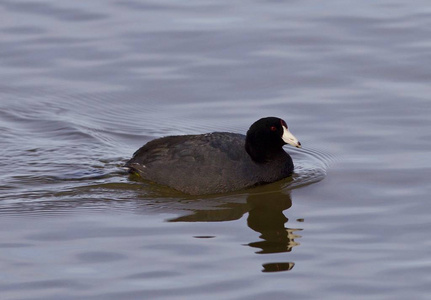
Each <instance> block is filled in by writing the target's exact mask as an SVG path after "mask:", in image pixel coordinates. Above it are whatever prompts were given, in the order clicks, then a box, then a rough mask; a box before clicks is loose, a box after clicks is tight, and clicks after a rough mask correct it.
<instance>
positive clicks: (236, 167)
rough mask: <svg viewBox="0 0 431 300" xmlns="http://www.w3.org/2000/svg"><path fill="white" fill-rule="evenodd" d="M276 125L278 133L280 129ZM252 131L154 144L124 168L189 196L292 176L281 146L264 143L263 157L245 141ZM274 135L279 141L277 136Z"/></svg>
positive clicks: (172, 138) (169, 139)
mask: <svg viewBox="0 0 431 300" xmlns="http://www.w3.org/2000/svg"><path fill="white" fill-rule="evenodd" d="M262 120H263V119H262ZM278 120H280V119H278ZM282 122H284V121H282ZM255 124H256V123H255ZM278 124H281V125H280V126H278V127H277V130H278V131H279V129H280V128H281V129H282V127H283V123H280V121H278ZM284 124H285V123H284ZM273 127H274V126H273ZM270 128H272V127H270ZM251 129H252V127H251V128H250V130H249V132H248V133H247V134H248V135H247V137H246V136H245V135H242V134H237V133H229V132H214V133H208V134H200V135H183V136H168V137H164V138H159V139H156V140H153V141H150V142H148V143H147V144H145V145H144V146H143V147H141V148H140V149H139V150H138V151H136V152H135V153H134V154H133V157H132V159H130V160H129V161H128V162H127V163H126V166H127V167H129V168H130V169H131V171H133V172H136V173H138V174H139V175H140V176H141V177H142V178H143V179H146V180H149V181H152V182H156V183H159V184H162V185H166V186H170V187H172V188H174V189H176V190H179V191H182V192H184V193H187V194H192V195H201V194H215V193H225V192H230V191H235V190H240V189H244V188H247V187H250V186H254V185H259V184H264V183H270V182H275V181H278V180H280V179H282V178H285V177H288V176H289V175H291V174H292V172H293V162H292V159H291V157H290V156H289V155H288V154H287V153H286V152H285V151H284V150H283V148H282V145H283V144H285V142H277V143H275V144H274V145H273V146H274V147H270V146H271V145H270V144H271V141H269V142H268V141H267V142H266V143H265V145H266V144H268V143H269V144H268V145H266V146H268V147H269V148H268V149H270V151H269V152H268V153H266V152H264V151H263V152H262V151H261V150H262V149H261V147H263V146H265V145H263V146H262V145H261V146H260V147H254V146H255V144H256V143H255V142H254V141H253V138H252V137H250V136H251V135H252V134H253V133H254V132H255V131H252V132H250V131H251ZM286 130H287V126H286ZM273 131H274V132H275V131H276V130H273ZM282 132H283V130H282ZM277 134H278V135H277V137H278V139H280V141H282V139H281V136H282V134H280V133H277ZM292 137H293V135H292ZM293 138H294V137H293ZM295 140H296V139H295ZM296 142H297V141H296ZM257 144H258V143H257ZM257 144H256V145H257ZM298 144H299V142H298ZM299 146H300V144H299ZM299 146H298V147H299Z"/></svg>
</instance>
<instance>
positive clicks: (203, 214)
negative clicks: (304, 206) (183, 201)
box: [170, 190, 302, 272]
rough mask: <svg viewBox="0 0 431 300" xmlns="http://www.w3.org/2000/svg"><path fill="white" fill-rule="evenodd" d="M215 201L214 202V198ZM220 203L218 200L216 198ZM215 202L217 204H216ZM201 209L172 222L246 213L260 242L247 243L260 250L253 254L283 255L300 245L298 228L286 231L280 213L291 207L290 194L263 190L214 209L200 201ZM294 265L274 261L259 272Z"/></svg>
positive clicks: (233, 217) (237, 216) (230, 217)
mask: <svg viewBox="0 0 431 300" xmlns="http://www.w3.org/2000/svg"><path fill="white" fill-rule="evenodd" d="M213 200H214V199H213ZM218 200H220V199H218ZM204 202H205V201H204ZM215 202H217V201H215ZM200 205H202V207H201V208H198V209H196V208H194V209H191V211H192V212H193V213H192V214H190V215H187V216H182V217H179V218H176V219H173V220H170V221H171V222H220V221H231V220H237V219H240V218H241V217H242V216H243V215H244V214H245V213H247V212H248V218H247V225H248V226H249V227H250V228H251V229H253V230H254V231H256V232H258V233H260V236H259V238H260V239H261V240H258V241H255V242H251V243H249V244H247V245H248V246H250V247H253V248H257V249H259V250H258V251H257V252H256V253H259V254H268V253H282V252H290V251H292V249H293V247H295V246H298V245H299V243H298V242H296V241H295V239H298V238H300V237H301V236H300V235H298V234H297V232H298V231H300V230H302V229H299V228H286V227H285V224H286V223H287V222H288V219H287V218H286V216H285V215H284V214H283V211H284V210H286V209H289V208H290V207H291V206H292V199H291V195H290V191H283V190H277V191H273V190H272V191H265V192H262V193H252V194H248V195H247V198H246V201H245V202H244V200H242V201H238V198H237V197H233V198H231V199H230V201H229V200H228V199H227V198H224V201H222V203H220V202H219V205H217V206H216V207H214V202H213V203H212V205H209V206H207V205H205V204H204V203H202V202H200ZM294 265H295V264H294V263H293V262H276V263H265V264H263V265H262V266H263V270H262V272H280V271H289V270H291V269H292V268H293V266H294Z"/></svg>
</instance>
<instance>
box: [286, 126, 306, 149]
mask: <svg viewBox="0 0 431 300" xmlns="http://www.w3.org/2000/svg"><path fill="white" fill-rule="evenodd" d="M281 138H282V139H283V141H284V142H285V143H286V144H289V145H292V146H293V147H296V148H301V143H300V142H299V141H298V139H297V138H296V137H295V136H294V135H293V134H292V133H291V132H290V131H289V130H288V129H287V128H286V127H284V126H283V136H282V137H281Z"/></svg>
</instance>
